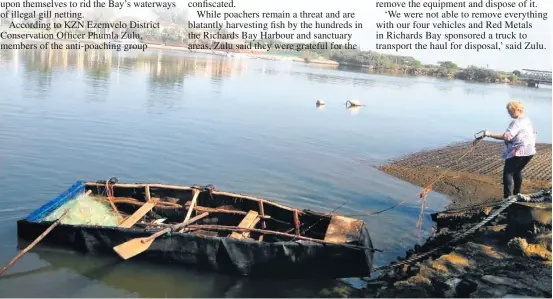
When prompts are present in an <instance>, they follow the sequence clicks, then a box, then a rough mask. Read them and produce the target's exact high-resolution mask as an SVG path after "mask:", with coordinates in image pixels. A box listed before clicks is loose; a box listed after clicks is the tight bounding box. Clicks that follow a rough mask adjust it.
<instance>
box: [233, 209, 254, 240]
mask: <svg viewBox="0 0 553 299" xmlns="http://www.w3.org/2000/svg"><path fill="white" fill-rule="evenodd" d="M258 215H259V213H257V212H256V211H249V212H248V214H247V215H246V217H244V219H242V221H240V224H238V227H239V228H253V227H254V226H255V225H256V224H257V222H259V217H257V216H258ZM230 237H231V238H235V239H244V238H247V237H249V232H245V233H239V232H233V233H232V234H230Z"/></svg>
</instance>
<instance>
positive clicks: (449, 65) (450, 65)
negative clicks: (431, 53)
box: [438, 61, 459, 70]
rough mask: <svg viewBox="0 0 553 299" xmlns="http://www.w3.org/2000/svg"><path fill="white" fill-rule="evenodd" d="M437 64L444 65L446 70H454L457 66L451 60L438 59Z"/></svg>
mask: <svg viewBox="0 0 553 299" xmlns="http://www.w3.org/2000/svg"><path fill="white" fill-rule="evenodd" d="M438 65H439V66H441V67H444V68H446V69H448V70H455V69H458V68H459V67H458V66H457V65H456V64H455V63H453V62H451V61H439V62H438Z"/></svg>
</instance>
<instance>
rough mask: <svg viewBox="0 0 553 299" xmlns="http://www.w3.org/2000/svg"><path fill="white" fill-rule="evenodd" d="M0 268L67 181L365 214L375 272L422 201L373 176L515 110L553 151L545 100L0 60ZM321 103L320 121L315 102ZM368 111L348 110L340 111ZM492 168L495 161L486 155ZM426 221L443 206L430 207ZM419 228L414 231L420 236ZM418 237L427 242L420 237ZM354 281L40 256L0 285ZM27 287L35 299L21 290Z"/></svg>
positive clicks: (451, 87)
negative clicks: (161, 187)
mask: <svg viewBox="0 0 553 299" xmlns="http://www.w3.org/2000/svg"><path fill="white" fill-rule="evenodd" d="M0 79H1V80H0V91H1V94H0V203H1V205H0V247H1V250H0V263H1V264H2V265H3V264H5V263H7V262H8V261H9V260H10V259H11V258H12V257H13V256H15V255H16V254H17V252H18V251H17V248H16V245H17V237H16V224H15V221H16V220H17V219H19V218H22V217H25V216H26V215H27V214H28V213H30V212H31V211H32V210H33V209H36V208H37V207H39V206H40V205H41V204H43V203H44V202H46V201H48V200H50V199H51V198H53V197H54V196H55V195H56V194H58V193H60V192H62V191H64V190H65V189H66V188H67V187H69V186H70V185H71V184H72V183H74V182H75V181H76V180H104V179H107V178H109V177H112V176H116V177H118V178H119V180H120V181H125V182H134V181H150V182H151V181H156V182H162V183H170V184H183V185H191V184H213V185H215V187H217V188H218V189H221V190H227V191H233V192H239V193H247V194H252V195H258V196H263V197H267V198H270V199H274V200H277V201H280V202H283V203H286V204H290V205H294V206H297V207H299V208H309V209H314V210H320V211H325V212H326V211H331V210H333V209H335V208H336V207H338V206H339V205H341V204H342V203H343V202H344V201H346V200H351V201H350V202H349V203H348V204H347V205H346V206H344V207H343V208H341V209H340V210H338V212H340V213H342V214H346V215H347V214H359V213H370V212H374V211H376V210H379V209H382V208H386V207H388V206H390V205H393V204H394V203H396V202H398V201H401V200H404V199H408V198H412V202H411V204H408V205H405V206H402V207H399V208H396V209H394V210H391V211H389V212H386V213H383V214H380V215H378V216H373V217H363V219H364V220H366V221H367V222H368V225H369V228H370V232H371V236H372V238H373V241H374V243H375V247H377V248H379V249H383V250H385V253H377V254H376V255H375V259H376V266H378V265H383V264H386V263H388V262H390V261H391V260H393V259H394V258H395V257H397V256H398V255H402V254H403V252H404V250H405V249H406V248H409V247H412V246H413V245H414V244H415V243H416V242H417V233H416V230H415V223H416V220H417V216H418V211H419V206H418V205H417V202H416V201H417V198H418V193H419V192H420V191H421V188H419V187H417V186H413V185H411V184H409V183H405V182H402V181H400V180H398V179H395V178H393V177H390V176H388V175H386V174H383V173H381V172H379V171H378V170H376V169H374V167H373V166H374V165H375V164H379V163H384V162H385V161H387V160H388V159H392V158H395V157H397V156H400V155H403V154H408V153H411V152H415V151H418V150H422V149H430V148H435V147H439V146H443V145H446V144H449V143H452V142H459V141H467V140H469V139H470V138H471V137H472V135H473V134H474V133H475V132H477V131H479V130H481V129H483V128H488V129H489V130H492V131H502V130H504V128H505V127H506V126H507V125H508V122H509V118H508V115H507V114H506V112H505V104H506V102H507V101H508V100H510V99H520V100H522V101H523V102H524V103H525V104H526V105H527V107H528V114H529V115H530V116H531V117H532V119H533V121H534V123H535V125H536V128H537V131H538V134H539V139H540V140H539V141H540V142H548V143H550V142H551V127H552V125H551V89H550V88H549V87H544V88H540V89H530V88H514V87H508V86H502V85H483V84H470V83H466V82H461V81H441V80H436V79H432V78H400V77H392V76H380V75H370V74H364V73H359V72H351V71H344V70H334V69H329V68H324V67H314V66H308V65H305V64H298V63H291V62H274V61H266V60H252V59H236V58H234V59H231V58H221V57H216V56H199V55H188V54H181V53H167V52H165V53H163V52H157V51H152V52H147V53H146V54H130V53H126V54H118V53H106V52H95V53H87V54H83V53H78V52H47V51H45V52H39V51H35V52H33V51H19V52H17V51H5V52H0ZM318 99H321V100H324V101H326V102H327V107H326V108H324V109H317V108H316V107H315V101H316V100H318ZM350 99H357V100H360V101H361V102H362V103H363V104H366V107H363V108H361V109H358V110H356V111H354V110H347V109H346V108H345V106H344V103H345V101H347V100H350ZM498 154H500V153H498ZM428 201H429V207H428V209H427V213H431V212H433V211H435V210H437V209H440V208H443V207H444V205H446V204H447V198H445V197H444V196H442V195H440V194H437V193H431V194H430V195H429V198H428ZM430 226H431V221H430V219H429V218H428V215H427V218H426V220H425V228H424V229H425V231H426V232H427V233H428V231H429V229H430ZM423 237H424V236H423ZM343 285H351V286H353V287H360V286H362V284H361V283H360V282H359V281H358V280H356V279H347V280H330V281H308V280H279V281H275V280H263V279H254V278H237V277H229V276H225V275H220V274H215V273H206V272H198V271H195V270H193V269H186V268H184V267H161V266H156V265H152V264H141V263H137V262H134V261H127V262H119V261H118V260H117V259H116V258H104V257H90V256H83V255H80V254H77V253H72V252H67V251H64V250H59V249H51V248H50V249H48V248H37V249H36V250H33V251H32V252H30V253H28V254H27V255H25V256H24V257H23V258H22V259H21V260H20V261H19V262H18V263H16V264H15V265H14V266H13V267H12V268H10V270H9V271H8V272H7V273H6V274H5V275H4V276H3V277H1V278H0V296H4V297H5V296H8V297H20V296H28V297H36V296H43V297H44V296H50V297H52V296H53V297H69V296H72V297H83V296H84V297H110V296H114V297H132V296H134V297H136V296H141V297H164V296H168V297H262V296H264V297H266V296H270V297H276V296H292V297H304V296H312V295H316V296H324V295H329V296H338V295H337V293H332V290H336V289H338V290H340V289H341V287H342V286H343ZM30 286H32V287H30Z"/></svg>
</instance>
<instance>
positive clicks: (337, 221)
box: [324, 215, 363, 243]
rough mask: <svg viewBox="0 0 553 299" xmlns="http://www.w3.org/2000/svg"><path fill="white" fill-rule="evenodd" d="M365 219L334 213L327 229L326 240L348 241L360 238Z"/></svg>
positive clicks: (331, 241)
mask: <svg viewBox="0 0 553 299" xmlns="http://www.w3.org/2000/svg"><path fill="white" fill-rule="evenodd" d="M362 227H363V221H362V220H359V219H355V218H349V217H344V216H338V215H333V216H332V218H330V224H329V225H328V228H327V229H326V234H325V238H324V241H325V242H330V243H348V242H354V241H357V240H359V237H360V235H361V228H362Z"/></svg>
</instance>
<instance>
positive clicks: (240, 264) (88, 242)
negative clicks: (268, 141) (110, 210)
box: [17, 181, 374, 278]
mask: <svg viewBox="0 0 553 299" xmlns="http://www.w3.org/2000/svg"><path fill="white" fill-rule="evenodd" d="M146 186H148V188H149V191H150V194H151V197H152V198H158V199H159V201H158V204H157V205H156V206H155V207H154V208H153V209H152V211H154V212H155V214H156V215H159V216H160V217H161V218H164V219H165V221H164V222H163V223H161V224H160V223H154V222H153V221H154V220H155V219H156V218H157V217H152V216H149V215H146V216H144V217H143V218H142V221H139V222H138V223H136V224H135V225H133V226H132V227H130V228H122V227H110V226H91V225H68V224H63V223H61V224H59V225H58V226H57V227H56V228H55V229H53V230H52V231H51V232H50V233H49V234H48V236H47V237H45V238H44V240H43V242H44V243H47V244H52V245H54V246H59V247H66V248H69V249H73V250H77V251H81V252H85V253H90V254H106V255H115V256H117V254H116V252H115V251H114V249H113V248H114V247H115V246H118V245H120V244H122V243H125V242H127V241H129V240H131V239H134V238H140V237H149V236H151V235H152V234H154V233H155V232H158V231H161V230H162V229H164V228H166V227H168V225H174V224H178V223H182V222H183V220H184V219H185V216H186V214H187V212H188V209H189V208H190V206H192V208H193V209H192V211H193V212H192V217H195V216H197V215H199V214H203V213H206V212H207V213H209V215H208V217H205V218H202V219H201V220H198V221H197V222H195V223H194V224H193V225H190V226H187V227H186V228H185V229H184V231H182V232H179V231H173V232H171V233H170V234H167V235H164V236H161V237H159V238H157V239H156V240H155V242H154V243H153V244H152V245H151V246H150V247H149V248H148V249H147V250H146V251H144V252H143V253H141V254H139V255H137V256H135V257H134V258H133V259H143V260H150V261H153V262H168V263H178V264H183V265H187V266H194V267H197V268H203V269H209V270H213V271H220V272H223V273H229V274H236V275H255V276H273V277H287V278H302V277H325V278H343V277H366V276H370V272H371V268H372V262H373V252H374V249H373V244H372V241H371V238H370V235H369V232H368V230H367V228H366V226H365V223H364V222H363V221H362V220H358V219H353V218H348V217H343V216H339V215H326V214H322V213H316V212H313V211H309V210H298V209H295V208H292V207H288V206H285V205H282V204H278V203H276V202H272V201H268V200H264V199H261V198H256V197H251V196H245V195H239V194H233V193H227V192H221V191H217V190H214V188H212V187H211V188H208V187H198V186H192V187H186V186H174V185H161V184H122V183H115V184H111V185H110V188H113V197H114V198H126V200H121V201H117V200H116V201H115V204H116V205H117V208H118V210H119V211H120V212H121V214H123V215H124V216H125V215H127V216H128V215H132V214H133V213H134V212H135V211H136V210H137V209H138V208H139V207H140V206H141V205H143V204H144V203H145V202H146V199H145V198H146V197H145V190H146ZM88 190H91V191H92V194H91V196H97V197H102V196H104V198H105V195H104V194H108V193H107V192H106V191H107V190H106V184H105V182H86V183H85V182H81V181H79V182H76V183H75V184H74V185H73V186H71V187H70V188H69V189H68V190H67V191H65V192H64V193H62V194H60V195H59V196H58V197H56V198H55V199H53V200H51V201H49V202H47V203H46V204H45V205H43V206H42V207H40V208H39V209H37V210H35V211H34V212H32V213H31V214H30V215H28V216H27V217H26V218H25V219H21V220H18V221H17V232H18V236H19V237H21V238H22V239H23V240H27V241H28V240H33V239H34V238H36V237H37V236H38V235H40V234H41V233H42V232H43V231H44V230H45V229H46V228H47V227H48V226H49V225H50V224H51V223H52V222H47V221H44V220H43V219H44V218H45V217H46V216H47V215H48V214H50V213H52V212H54V211H55V210H56V209H58V208H59V207H60V206H61V205H63V204H65V203H66V202H68V201H70V200H73V199H75V198H77V197H78V196H79V195H81V194H82V193H84V192H86V191H88ZM196 190H199V192H200V193H199V195H198V196H197V199H196V201H192V202H191V199H192V197H193V196H192V195H193V193H194V192H196ZM165 198H171V199H173V200H171V201H165V200H164V199H165ZM174 199H176V201H175V200H174ZM308 228H309V229H308ZM128 262H132V261H128Z"/></svg>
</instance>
